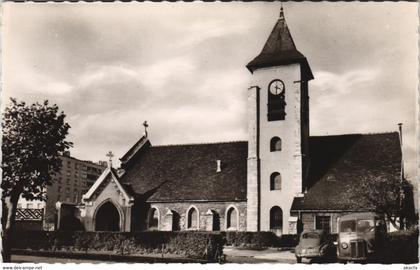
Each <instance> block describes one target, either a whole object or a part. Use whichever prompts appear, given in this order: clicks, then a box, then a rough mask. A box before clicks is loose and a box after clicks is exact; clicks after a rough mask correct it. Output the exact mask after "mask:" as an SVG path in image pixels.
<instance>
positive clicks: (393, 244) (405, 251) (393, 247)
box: [384, 228, 419, 263]
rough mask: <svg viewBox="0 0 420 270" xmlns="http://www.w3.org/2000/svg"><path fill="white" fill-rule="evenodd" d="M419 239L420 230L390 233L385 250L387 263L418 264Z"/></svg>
mask: <svg viewBox="0 0 420 270" xmlns="http://www.w3.org/2000/svg"><path fill="white" fill-rule="evenodd" d="M418 237H419V230H418V228H417V229H416V228H413V229H409V230H404V231H395V232H391V233H388V237H387V239H386V242H385V250H384V252H385V258H387V263H417V262H418V261H419V258H418V248H419V245H418Z"/></svg>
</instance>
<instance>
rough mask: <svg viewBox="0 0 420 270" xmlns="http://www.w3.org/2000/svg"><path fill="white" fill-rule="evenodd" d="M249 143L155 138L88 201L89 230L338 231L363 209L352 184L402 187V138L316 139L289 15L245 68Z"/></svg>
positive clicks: (107, 176)
mask: <svg viewBox="0 0 420 270" xmlns="http://www.w3.org/2000/svg"><path fill="white" fill-rule="evenodd" d="M246 67H247V68H248V70H249V71H250V72H251V73H252V82H251V84H250V87H249V89H248V93H247V95H248V104H247V110H248V130H249V138H248V141H236V142H221V143H206V144H184V145H163V146H153V145H152V144H151V141H150V140H149V138H148V136H147V133H145V135H144V136H142V137H141V138H140V139H139V140H138V141H137V142H136V143H135V144H134V145H133V146H132V147H131V148H130V149H129V150H128V152H127V153H126V154H125V155H124V156H123V157H122V158H121V159H120V161H121V168H119V169H118V170H117V169H115V168H113V167H112V165H111V164H109V166H108V168H107V169H106V170H105V171H104V172H103V174H102V175H101V176H100V177H99V178H98V179H97V181H96V182H95V184H94V185H93V186H92V187H91V188H90V189H89V191H88V192H87V193H86V194H84V195H83V198H82V206H81V207H80V209H81V218H82V221H83V224H84V226H85V229H86V230H87V231H124V232H129V231H140V230H167V231H172V230H174V231H176V230H207V231H219V230H239V231H270V230H271V231H273V232H275V233H276V234H278V235H280V234H296V233H297V232H298V231H300V230H302V229H307V228H317V229H325V230H328V231H330V232H333V233H334V232H336V230H337V217H339V216H340V215H343V214H346V213H349V212H357V211H370V210H373V208H372V206H371V205H369V203H366V204H365V207H360V202H359V203H358V205H357V206H356V205H355V204H354V197H353V194H352V193H351V188H349V187H350V186H352V185H358V183H360V181H362V180H363V179H364V180H365V181H366V178H369V177H375V175H378V174H379V173H381V174H382V175H384V174H386V175H387V177H389V178H397V179H398V178H399V177H400V173H401V159H402V155H401V147H400V136H399V134H398V132H392V133H382V134H365V135H363V134H348V135H334V136H316V137H314V136H310V133H309V94H308V83H309V81H310V80H312V79H313V78H314V76H313V74H312V71H311V68H310V66H309V63H308V61H307V59H306V57H305V56H304V55H303V54H302V53H300V52H299V51H298V50H297V49H296V46H295V43H294V41H293V39H292V36H291V34H290V32H289V28H288V26H287V24H286V20H285V17H284V13H283V9H281V12H280V16H279V18H278V20H277V22H276V24H275V26H274V28H273V30H272V31H271V34H270V35H269V37H268V39H267V41H266V43H265V45H264V47H263V49H262V51H261V52H260V54H258V55H257V57H255V58H254V59H253V60H252V61H251V62H249V64H248V65H247V66H246Z"/></svg>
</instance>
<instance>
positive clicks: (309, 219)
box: [301, 212, 349, 233]
mask: <svg viewBox="0 0 420 270" xmlns="http://www.w3.org/2000/svg"><path fill="white" fill-rule="evenodd" d="M344 214H349V213H347V212H346V213H331V212H319V213H302V214H301V215H302V223H303V229H304V230H309V229H315V226H316V224H315V219H316V216H317V215H318V216H329V217H330V218H331V221H330V228H331V233H338V226H337V219H338V218H339V217H340V216H342V215H344Z"/></svg>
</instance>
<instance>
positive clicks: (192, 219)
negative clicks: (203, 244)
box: [187, 207, 198, 229]
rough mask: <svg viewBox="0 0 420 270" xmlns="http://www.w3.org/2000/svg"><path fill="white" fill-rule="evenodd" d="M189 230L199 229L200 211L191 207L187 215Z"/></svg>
mask: <svg viewBox="0 0 420 270" xmlns="http://www.w3.org/2000/svg"><path fill="white" fill-rule="evenodd" d="M187 217H188V220H187V228H188V229H198V210H197V209H196V208H195V207H191V208H190V210H188V214H187Z"/></svg>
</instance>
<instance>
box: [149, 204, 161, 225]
mask: <svg viewBox="0 0 420 270" xmlns="http://www.w3.org/2000/svg"><path fill="white" fill-rule="evenodd" d="M158 228H159V210H158V209H157V208H151V209H150V212H149V229H152V230H153V229H155V230H157V229H158Z"/></svg>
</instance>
